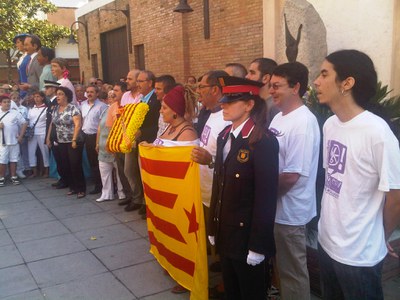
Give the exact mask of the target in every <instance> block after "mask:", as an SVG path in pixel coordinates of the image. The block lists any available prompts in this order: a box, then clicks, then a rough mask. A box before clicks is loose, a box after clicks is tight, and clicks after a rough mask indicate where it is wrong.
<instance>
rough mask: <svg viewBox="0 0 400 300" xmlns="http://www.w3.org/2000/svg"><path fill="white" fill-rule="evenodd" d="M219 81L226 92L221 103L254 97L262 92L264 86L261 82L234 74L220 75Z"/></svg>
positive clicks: (223, 91)
mask: <svg viewBox="0 0 400 300" xmlns="http://www.w3.org/2000/svg"><path fill="white" fill-rule="evenodd" d="M218 81H219V83H220V84H221V86H222V93H223V94H224V97H223V98H222V99H221V100H220V102H221V103H229V102H234V101H237V100H248V99H252V98H254V97H253V96H258V95H259V94H260V88H261V87H262V86H263V84H262V83H261V82H258V81H254V80H250V79H246V78H239V77H234V76H223V77H219V78H218Z"/></svg>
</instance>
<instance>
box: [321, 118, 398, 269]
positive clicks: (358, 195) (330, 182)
mask: <svg viewBox="0 0 400 300" xmlns="http://www.w3.org/2000/svg"><path fill="white" fill-rule="evenodd" d="M323 147H324V148H323V153H324V160H323V164H324V168H325V174H326V178H325V188H324V194H323V198H322V204H321V206H322V207H321V218H320V220H319V224H318V241H319V243H320V244H321V246H322V248H323V249H324V250H325V252H326V253H327V254H328V255H329V256H330V257H331V258H332V259H334V260H336V261H338V262H340V263H343V264H346V265H351V266H365V267H368V266H374V265H376V264H377V263H378V262H380V261H381V260H382V259H383V258H384V257H385V256H386V253H387V249H386V245H385V236H384V228H383V206H384V196H385V194H384V192H387V191H389V190H390V189H400V151H399V144H398V141H397V139H396V137H395V136H394V135H393V133H392V131H391V130H390V128H389V126H388V125H387V124H386V122H385V121H384V120H383V119H381V118H379V117H378V116H376V115H374V114H372V113H370V112H368V111H364V112H363V113H361V114H359V115H357V116H356V117H354V118H353V119H351V120H350V121H348V122H345V123H342V122H341V121H340V120H339V119H338V118H337V117H336V116H332V117H330V118H329V119H328V120H327V121H326V123H325V125H324V143H323Z"/></svg>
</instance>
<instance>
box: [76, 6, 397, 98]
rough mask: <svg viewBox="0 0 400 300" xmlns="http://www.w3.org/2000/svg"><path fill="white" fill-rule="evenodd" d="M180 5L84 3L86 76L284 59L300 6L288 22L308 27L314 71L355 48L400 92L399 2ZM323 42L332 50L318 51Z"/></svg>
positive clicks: (178, 71) (180, 74) (184, 72)
mask: <svg viewBox="0 0 400 300" xmlns="http://www.w3.org/2000/svg"><path fill="white" fill-rule="evenodd" d="M178 3H179V0H163V1H158V0H92V1H89V2H88V3H87V4H86V5H84V6H82V7H81V8H79V9H77V11H76V14H75V16H76V18H77V19H78V20H79V21H81V22H83V23H85V24H86V27H87V30H88V39H89V43H88V44H89V45H86V44H85V39H86V36H85V30H84V28H83V27H84V26H81V27H80V29H79V31H78V37H79V40H80V41H81V42H80V45H79V54H80V55H79V57H80V68H81V70H82V71H83V72H84V74H85V77H86V78H89V77H90V76H95V77H101V78H104V79H105V80H106V81H109V82H111V81H115V80H116V79H118V78H119V77H122V76H125V75H126V72H127V71H128V70H129V69H132V68H139V69H143V68H146V69H149V70H152V71H153V72H154V73H155V74H156V75H161V74H165V73H168V74H172V75H173V76H175V77H176V78H177V80H178V81H180V82H183V81H184V80H186V78H187V76H189V75H194V76H196V77H198V76H200V75H202V74H203V73H204V72H206V71H208V70H210V69H221V68H224V66H225V64H226V63H230V62H240V63H242V64H243V65H245V66H248V65H249V63H250V62H251V61H252V60H253V59H254V58H257V57H262V56H264V57H270V58H273V59H275V60H276V61H277V62H278V63H283V62H286V61H287V58H286V56H285V54H284V52H285V51H284V50H285V22H284V14H289V12H290V11H293V7H297V8H298V9H299V10H300V14H301V15H302V16H297V15H290V14H289V15H288V16H287V18H288V25H289V26H292V28H291V31H293V32H294V33H296V30H297V28H298V27H299V25H300V23H301V24H302V26H303V27H302V29H303V32H302V36H301V40H300V47H301V46H303V48H304V49H305V50H304V49H300V50H299V56H298V60H299V61H301V62H303V63H305V64H306V65H307V66H309V67H310V69H313V70H314V71H313V74H312V76H314V75H315V74H314V73H315V69H318V68H319V65H320V63H321V62H322V60H323V58H324V57H325V56H326V54H328V53H330V52H332V51H335V50H338V49H344V48H355V49H359V50H361V51H364V52H366V53H367V54H368V55H370V56H371V58H372V59H373V61H374V63H375V65H376V68H377V71H378V76H379V80H381V81H382V82H383V84H387V85H389V87H390V88H391V89H393V90H394V94H400V80H399V78H400V63H399V62H400V61H399V60H400V29H399V28H400V26H399V24H400V7H399V6H400V4H399V1H396V0H383V1H374V0H367V1H365V0H354V1H350V2H349V1H347V0H338V1H318V0H309V1H307V0H219V1H210V0H189V1H187V3H188V4H189V5H190V7H191V8H192V9H193V11H192V12H189V13H184V14H182V13H176V12H173V10H174V8H175V7H176V6H177V5H178ZM343 7H345V8H346V9H343ZM301 9H303V11H302V10H301ZM310 11H313V14H312V17H313V19H310V18H309V15H308V14H309V13H310ZM316 19H318V22H319V23H318V26H316V24H315V23H314V21H313V20H316ZM296 22H297V23H296ZM321 24H322V25H321ZM319 27H321V28H319ZM322 33H324V34H323V35H321V34H322ZM124 37H125V38H124ZM307 43H308V44H307ZM305 44H307V47H304V45H305ZM321 47H325V48H324V49H326V50H324V51H316V50H321ZM88 51H89V56H88ZM302 51H303V52H302ZM305 52H308V53H305ZM307 55H308V58H307ZM310 57H311V59H310ZM115 69H116V70H115ZM117 74H118V75H117ZM312 76H310V79H312Z"/></svg>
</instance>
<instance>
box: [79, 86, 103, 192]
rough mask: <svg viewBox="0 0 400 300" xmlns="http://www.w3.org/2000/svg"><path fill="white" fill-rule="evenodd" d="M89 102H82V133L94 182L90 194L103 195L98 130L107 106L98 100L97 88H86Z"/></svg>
mask: <svg viewBox="0 0 400 300" xmlns="http://www.w3.org/2000/svg"><path fill="white" fill-rule="evenodd" d="M86 95H87V100H85V101H84V102H82V108H81V111H82V119H83V125H82V131H83V133H84V136H85V146H86V153H87V157H88V160H89V165H90V170H91V174H92V178H93V181H94V189H93V190H92V191H90V192H89V194H92V195H94V194H98V193H101V189H102V183H101V177H100V171H99V160H98V157H97V151H96V136H97V129H98V127H99V123H100V117H101V115H102V113H103V111H104V110H105V109H106V108H107V105H106V104H105V103H103V102H101V101H100V100H99V99H98V96H99V89H98V87H97V86H94V85H92V86H88V87H87V88H86Z"/></svg>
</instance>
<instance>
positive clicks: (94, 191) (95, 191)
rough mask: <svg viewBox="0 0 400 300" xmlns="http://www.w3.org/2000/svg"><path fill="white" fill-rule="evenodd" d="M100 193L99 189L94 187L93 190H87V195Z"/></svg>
mask: <svg viewBox="0 0 400 300" xmlns="http://www.w3.org/2000/svg"><path fill="white" fill-rule="evenodd" d="M100 193H101V189H99V188H95V189H94V190H93V191H90V192H89V195H96V194H100Z"/></svg>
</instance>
